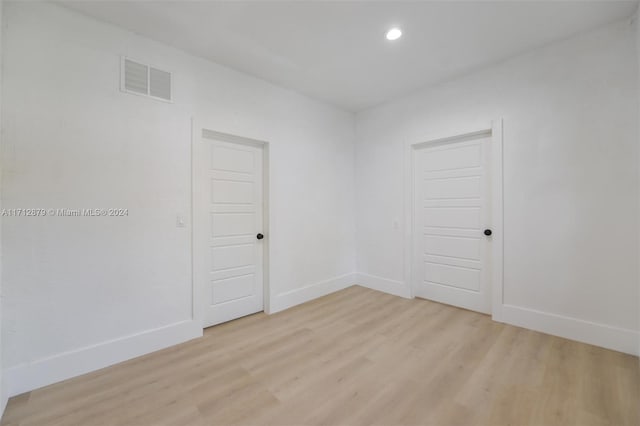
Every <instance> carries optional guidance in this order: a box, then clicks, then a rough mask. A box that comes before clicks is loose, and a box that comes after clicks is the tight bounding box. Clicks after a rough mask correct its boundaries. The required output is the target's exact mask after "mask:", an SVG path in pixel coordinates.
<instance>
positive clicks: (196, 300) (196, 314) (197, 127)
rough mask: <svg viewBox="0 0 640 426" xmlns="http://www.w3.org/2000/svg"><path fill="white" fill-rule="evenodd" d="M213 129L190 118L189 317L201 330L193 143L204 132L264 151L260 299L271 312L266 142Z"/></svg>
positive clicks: (200, 293) (201, 288) (201, 303)
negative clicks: (263, 237) (261, 286)
mask: <svg viewBox="0 0 640 426" xmlns="http://www.w3.org/2000/svg"><path fill="white" fill-rule="evenodd" d="M214 128H215V126H210V125H207V124H206V123H205V122H203V121H200V120H198V119H196V118H192V120H191V156H190V157H191V164H190V167H191V212H190V222H191V234H190V237H191V244H190V246H191V296H192V298H191V317H192V319H193V320H194V321H196V322H197V323H198V324H200V326H201V328H204V304H203V295H204V293H205V291H204V290H205V289H204V283H198V282H197V279H196V273H195V271H196V267H197V265H196V263H197V261H196V249H197V247H196V239H195V234H196V231H197V230H198V229H199V228H198V224H196V221H195V219H196V217H195V214H194V212H195V208H196V197H197V185H196V168H195V162H196V156H197V155H198V153H199V150H198V148H197V146H196V144H197V143H198V142H199V141H200V139H201V138H202V137H203V133H204V132H206V134H207V136H208V137H210V138H211V139H217V140H221V141H223V142H231V143H237V144H242V145H249V146H256V147H260V148H262V150H263V157H262V162H263V164H262V166H263V167H262V175H263V176H262V186H263V188H262V215H263V216H262V218H263V232H262V233H263V234H264V235H265V236H266V237H267V238H265V239H263V240H262V241H263V242H262V249H263V250H264V252H263V266H262V273H263V279H262V283H263V284H262V285H263V291H262V294H263V296H262V298H263V309H264V312H265V313H266V314H270V313H271V300H272V297H271V291H270V288H271V286H270V284H269V275H270V274H269V264H270V263H269V238H268V237H269V176H270V171H269V142H267V141H262V140H258V139H252V138H247V137H243V136H238V135H233V134H230V133H223V132H219V131H216V130H214Z"/></svg>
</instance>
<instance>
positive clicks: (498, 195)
mask: <svg viewBox="0 0 640 426" xmlns="http://www.w3.org/2000/svg"><path fill="white" fill-rule="evenodd" d="M502 130H503V120H502V119H501V118H500V119H497V120H494V121H492V122H491V126H490V127H488V128H485V129H478V130H474V131H468V132H464V133H461V134H456V135H453V136H445V137H442V136H440V137H433V138H426V139H423V140H421V141H418V142H408V143H407V144H406V149H405V167H404V169H405V184H404V187H405V194H404V200H405V205H404V216H405V224H406V225H405V227H404V228H405V234H404V250H405V252H404V281H405V283H406V285H407V287H408V288H409V291H410V295H411V297H412V298H413V297H415V295H414V289H413V277H412V269H413V265H412V263H413V231H414V223H415V222H414V196H415V195H414V194H415V192H414V189H415V188H414V179H413V176H414V155H415V152H416V150H417V149H420V148H423V147H425V146H428V145H440V144H444V143H448V142H455V141H458V140H460V139H465V138H470V137H481V136H489V137H491V224H490V226H489V227H490V228H491V230H492V232H493V235H492V236H491V273H490V275H489V276H490V277H491V285H490V286H489V290H490V291H491V316H492V318H493V320H494V321H500V322H502V306H503V303H504V298H503V275H504V266H503V257H504V233H503V192H504V191H503V161H502V145H503V131H502Z"/></svg>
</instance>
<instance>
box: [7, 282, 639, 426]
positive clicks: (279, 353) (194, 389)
mask: <svg viewBox="0 0 640 426" xmlns="http://www.w3.org/2000/svg"><path fill="white" fill-rule="evenodd" d="M0 424H1V425H2V426H41V425H47V426H50V425H51V426H69V425H82V426H102V425H104V426H115V425H136V426H146V425H162V426H169V425H176V426H178V425H179V426H183V425H185V426H188V425H193V426H209V425H243V426H249V425H273V426H285V425H291V426H293V425H296V426H300V425H353V426H359V425H362V426H364V425H381V426H382V425H384V426H390V425H460V426H472V425H491V426H500V425H523V426H524V425H531V426H540V425H579V426H588V425H614V426H624V425H639V424H640V367H639V364H638V358H637V357H634V356H630V355H626V354H621V353H618V352H614V351H610V350H606V349H602V348H598V347H595V346H590V345H586V344H582V343H578V342H573V341H570V340H566V339H561V338H558V337H553V336H549V335H545V334H542V333H538V332H534V331H531V330H525V329H522V328H518V327H512V326H509V325H504V324H500V323H496V322H493V321H492V320H491V319H490V318H489V317H488V316H486V315H482V314H478V313H474V312H470V311H466V310H462V309H458V308H455V307H451V306H447V305H442V304H439V303H434V302H430V301H426V300H419V299H415V300H407V299H402V298H399V297H395V296H391V295H388V294H383V293H379V292H377V291H374V290H370V289H366V288H362V287H357V286H355V287H350V288H348V289H345V290H343V291H340V292H337V293H333V294H330V295H328V296H325V297H322V298H319V299H316V300H313V301H311V302H308V303H305V304H303V305H299V306H296V307H294V308H292V309H289V310H287V311H284V312H281V313H278V314H275V315H270V316H268V315H265V314H262V313H261V314H256V315H251V316H248V317H245V318H241V319H238V320H236V321H231V322H228V323H225V324H221V325H219V326H216V327H211V328H209V329H207V330H205V333H204V337H203V338H201V339H197V340H193V341H190V342H186V343H184V344H182V345H177V346H174V347H171V348H168V349H165V350H162V351H158V352H155V353H153V354H149V355H146V356H143V357H139V358H136V359H133V360H129V361H126V362H124V363H121V364H118V365H115V366H112V367H109V368H105V369H102V370H99V371H96V372H93V373H90V374H86V375H84V376H80V377H77V378H74V379H71V380H67V381H64V382H61V383H57V384H54V385H51V386H47V387H45V388H42V389H38V390H35V391H33V392H30V393H26V394H23V395H19V396H16V397H13V398H11V399H10V400H9V403H8V405H7V408H6V411H5V414H4V416H3V418H2V421H1V422H0Z"/></svg>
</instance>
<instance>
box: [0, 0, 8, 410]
mask: <svg viewBox="0 0 640 426" xmlns="http://www.w3.org/2000/svg"><path fill="white" fill-rule="evenodd" d="M3 9H4V3H3V1H2V0H0V123H2V42H3V40H2V12H3ZM2 143H3V141H2V129H1V124H0V149H1V147H2ZM1 169H2V165H1V164H0V170H1ZM1 179H2V174H1V172H0V188H1V187H2V185H1V183H2V180H1ZM0 208H2V191H1V190H0ZM1 223H2V217H1V216H0V240H1V239H2V226H1ZM2 299H3V295H2V246H1V245H0V330H2V315H3V313H4V312H3V309H2V304H3V300H2ZM3 347H4V345H3V341H2V333H0V418H2V414H3V413H4V409H5V407H6V406H7V399H8V397H7V392H6V389H5V381H4V371H3V369H2V349H3Z"/></svg>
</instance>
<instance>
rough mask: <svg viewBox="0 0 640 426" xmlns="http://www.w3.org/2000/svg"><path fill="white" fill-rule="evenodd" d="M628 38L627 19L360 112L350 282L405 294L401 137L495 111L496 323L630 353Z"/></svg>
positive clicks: (634, 203) (474, 122)
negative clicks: (499, 218)
mask: <svg viewBox="0 0 640 426" xmlns="http://www.w3.org/2000/svg"><path fill="white" fill-rule="evenodd" d="M634 38H635V34H634V30H633V28H632V27H630V25H629V21H628V20H626V21H624V22H619V23H616V24H614V25H610V26H608V27H606V28H603V29H601V30H598V31H595V32H591V33H588V34H583V35H580V36H578V37H576V38H573V39H570V40H566V41H564V42H561V43H557V44H554V45H551V46H547V47H545V48H542V49H538V50H535V51H533V52H530V53H527V54H524V55H521V56H518V57H516V58H513V59H511V60H509V61H506V62H504V63H501V64H498V65H495V66H493V67H490V68H488V69H484V70H482V71H478V72H475V73H473V74H471V75H469V76H466V77H463V78H460V79H456V80H454V81H450V82H447V83H444V84H441V85H439V86H437V87H432V88H430V89H425V90H422V91H419V92H417V93H415V94H413V95H411V96H408V97H405V98H402V99H399V100H396V101H394V102H391V103H388V104H385V105H382V106H380V107H377V108H374V109H371V110H368V111H365V112H362V113H359V114H358V115H357V144H356V193H357V207H356V218H357V268H358V271H359V272H360V275H359V279H360V282H362V283H363V284H365V285H369V286H371V287H374V288H382V289H385V290H387V291H391V292H395V293H397V294H407V293H408V287H407V283H405V277H404V261H405V257H404V256H405V254H404V253H403V248H404V237H403V227H404V225H405V224H404V223H403V222H404V211H403V206H404V199H403V193H404V191H403V189H404V184H405V183H404V173H405V172H404V170H403V167H404V156H405V149H406V147H405V146H406V144H410V143H417V142H422V141H427V140H430V139H435V138H438V137H445V136H453V135H456V134H462V133H466V132H469V131H474V130H480V129H486V128H490V125H491V120H492V119H496V118H499V117H503V118H504V304H505V307H504V308H505V309H504V310H503V314H504V320H505V321H507V322H511V323H514V324H519V325H523V326H527V327H530V328H534V329H538V330H542V331H545V332H548V333H552V334H558V335H563V336H565V337H569V338H573V339H577V340H583V341H587V342H591V343H595V344H599V345H601V346H606V347H611V348H614V349H618V350H621V351H626V352H631V353H634V352H636V353H637V352H638V343H637V342H638V311H639V304H638V300H639V298H638V279H639V276H638V275H639V271H638V266H637V261H638V256H639V250H638V217H639V204H638V195H639V180H638V179H639V176H638V125H637V121H638V76H637V64H636V59H635V58H636V52H635V45H634V43H635V40H634ZM394 221H399V222H400V224H401V226H399V227H398V229H394V226H393V223H394Z"/></svg>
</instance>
